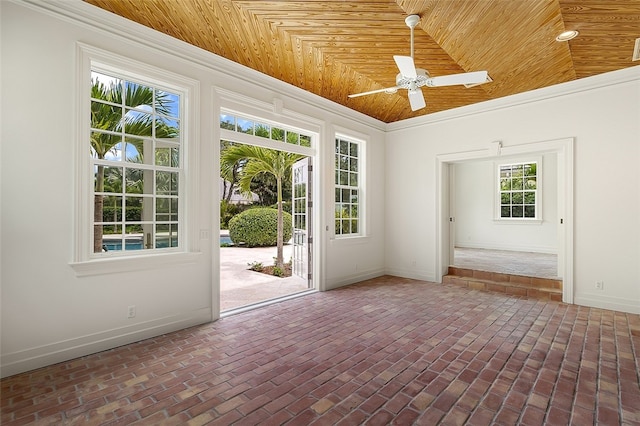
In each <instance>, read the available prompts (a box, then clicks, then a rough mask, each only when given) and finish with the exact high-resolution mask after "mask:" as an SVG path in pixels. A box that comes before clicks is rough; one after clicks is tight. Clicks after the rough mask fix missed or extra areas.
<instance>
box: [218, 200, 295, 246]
mask: <svg viewBox="0 0 640 426" xmlns="http://www.w3.org/2000/svg"><path fill="white" fill-rule="evenodd" d="M282 215H283V224H284V242H287V241H289V240H290V239H291V235H292V233H293V229H292V225H291V215H290V214H289V213H287V212H282ZM229 238H231V241H233V244H235V245H238V244H241V243H244V244H245V245H246V246H248V247H269V246H275V245H276V244H277V243H278V211H277V210H275V209H270V208H256V209H249V210H245V211H244V212H242V213H240V214H238V215H236V216H234V217H233V218H232V219H231V220H230V221H229Z"/></svg>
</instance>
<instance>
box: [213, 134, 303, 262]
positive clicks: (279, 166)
mask: <svg viewBox="0 0 640 426" xmlns="http://www.w3.org/2000/svg"><path fill="white" fill-rule="evenodd" d="M302 158H304V155H301V154H293V153H290V152H284V151H277V150H275V149H268V148H262V147H258V146H252V145H233V146H230V147H228V148H227V149H226V150H225V151H224V153H223V154H222V162H223V163H224V164H226V165H233V164H237V163H240V162H243V161H246V163H245V164H244V165H243V166H242V169H241V173H240V179H239V181H238V184H239V186H240V190H241V191H242V192H243V193H245V194H250V193H251V181H252V180H253V179H254V178H255V177H256V176H258V175H261V174H270V175H272V176H273V177H274V178H275V179H276V188H277V205H278V225H277V232H278V237H277V244H278V249H277V254H276V265H275V266H277V267H279V268H281V269H283V268H284V255H283V246H284V241H283V240H284V226H283V218H282V216H283V215H282V184H283V181H284V180H285V179H288V178H290V176H291V168H292V167H293V165H294V164H295V162H296V161H298V160H301V159H302Z"/></svg>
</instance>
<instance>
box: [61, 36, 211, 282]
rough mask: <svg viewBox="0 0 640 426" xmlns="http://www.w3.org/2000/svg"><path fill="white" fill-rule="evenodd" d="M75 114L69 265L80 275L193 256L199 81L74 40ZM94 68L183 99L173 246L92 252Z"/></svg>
mask: <svg viewBox="0 0 640 426" xmlns="http://www.w3.org/2000/svg"><path fill="white" fill-rule="evenodd" d="M76 50H77V52H76V53H77V79H76V80H77V84H78V86H77V89H76V90H77V115H76V120H77V122H76V123H75V124H76V129H77V135H76V150H75V161H76V165H77V169H76V174H75V190H76V199H75V204H76V205H75V221H74V222H75V225H76V226H75V229H74V231H75V235H74V258H73V260H72V262H71V263H70V265H71V266H72V268H73V269H74V270H75V272H76V274H77V275H79V276H83V275H101V274H109V273H115V272H123V271H134V270H142V269H149V268H156V267H161V266H166V265H171V264H176V263H188V262H193V256H194V253H197V252H198V251H199V241H198V238H197V230H196V228H197V223H196V217H195V216H194V214H195V211H196V208H195V205H196V203H197V194H198V185H197V181H198V179H197V173H198V167H197V161H196V159H197V146H195V143H189V142H190V141H196V140H197V136H196V135H197V131H196V126H195V123H196V122H197V110H196V108H195V105H197V104H198V99H197V97H198V93H199V87H198V83H197V81H194V80H191V79H188V78H185V77H183V76H180V75H177V74H173V73H170V72H167V71H165V70H162V69H160V68H157V67H154V66H151V65H148V64H144V63H141V62H138V61H135V60H133V59H131V58H126V57H123V56H119V55H116V54H113V53H111V52H107V51H104V50H101V49H97V48H95V47H92V46H89V45H86V44H83V43H77V49H76ZM92 70H96V71H99V72H105V73H107V74H111V75H115V76H118V77H122V78H123V79H127V80H132V81H136V82H142V83H147V84H149V85H150V86H154V87H161V88H164V89H166V90H168V91H171V92H173V93H178V94H180V96H181V101H182V105H181V108H182V117H181V118H182V120H181V128H180V132H181V137H182V141H183V142H182V146H181V150H180V157H181V168H180V171H179V176H180V177H179V192H178V194H179V201H178V203H179V207H178V208H179V210H178V211H179V215H180V217H179V224H178V232H179V234H178V235H179V237H180V243H179V246H178V247H175V248H171V249H145V250H135V251H116V252H108V253H93V199H94V188H93V186H94V175H93V160H92V158H91V156H90V155H89V147H88V144H87V141H88V140H89V137H90V133H91V123H90V120H89V119H88V117H90V108H91V72H92Z"/></svg>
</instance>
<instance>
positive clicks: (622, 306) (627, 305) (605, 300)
mask: <svg viewBox="0 0 640 426" xmlns="http://www.w3.org/2000/svg"><path fill="white" fill-rule="evenodd" d="M573 303H575V304H576V305H580V306H588V307H590V308H600V309H609V310H611V311H619V312H627V313H630V314H640V300H636V301H633V300H629V299H624V298H620V297H611V296H596V295H585V296H578V295H576V296H574V298H573Z"/></svg>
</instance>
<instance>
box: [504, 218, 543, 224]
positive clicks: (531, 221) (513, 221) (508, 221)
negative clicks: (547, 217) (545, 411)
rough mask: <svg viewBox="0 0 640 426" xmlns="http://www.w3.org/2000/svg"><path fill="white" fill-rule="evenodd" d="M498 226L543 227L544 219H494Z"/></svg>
mask: <svg viewBox="0 0 640 426" xmlns="http://www.w3.org/2000/svg"><path fill="white" fill-rule="evenodd" d="M493 222H494V223H495V224H496V225H542V222H543V220H542V219H501V218H498V219H493Z"/></svg>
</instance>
